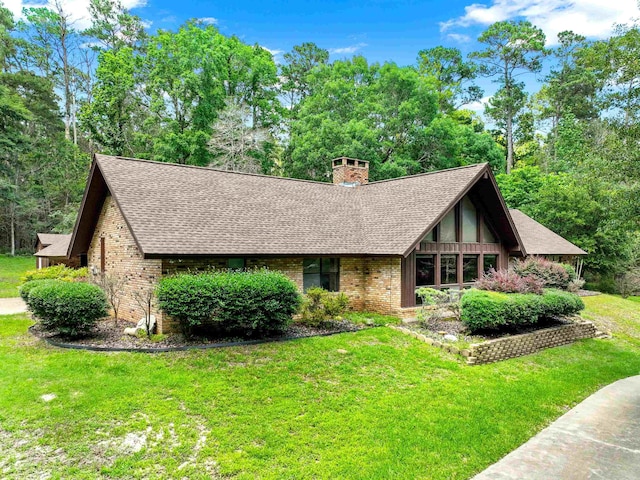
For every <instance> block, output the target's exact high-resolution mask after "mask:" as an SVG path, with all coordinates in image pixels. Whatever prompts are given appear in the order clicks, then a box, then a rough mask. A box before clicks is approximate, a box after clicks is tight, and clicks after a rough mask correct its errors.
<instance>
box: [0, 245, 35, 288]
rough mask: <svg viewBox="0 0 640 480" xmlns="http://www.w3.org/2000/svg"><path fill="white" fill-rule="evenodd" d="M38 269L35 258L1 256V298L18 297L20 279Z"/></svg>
mask: <svg viewBox="0 0 640 480" xmlns="http://www.w3.org/2000/svg"><path fill="white" fill-rule="evenodd" d="M34 268H36V261H35V257H33V256H26V257H22V256H21V257H11V256H9V255H0V298H7V297H17V296H18V285H20V283H21V281H20V277H22V276H23V275H24V273H25V272H26V271H27V270H33V269H34Z"/></svg>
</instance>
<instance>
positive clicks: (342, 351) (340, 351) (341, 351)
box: [336, 348, 349, 355]
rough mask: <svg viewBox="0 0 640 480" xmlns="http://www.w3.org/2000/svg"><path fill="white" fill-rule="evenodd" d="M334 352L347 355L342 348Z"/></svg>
mask: <svg viewBox="0 0 640 480" xmlns="http://www.w3.org/2000/svg"><path fill="white" fill-rule="evenodd" d="M336 352H338V353H341V354H343V355H344V354H346V353H349V352H347V351H346V350H345V349H344V348H339V349H338V350H336Z"/></svg>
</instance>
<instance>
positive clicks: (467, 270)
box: [462, 255, 478, 283]
mask: <svg viewBox="0 0 640 480" xmlns="http://www.w3.org/2000/svg"><path fill="white" fill-rule="evenodd" d="M477 279H478V256H477V255H464V256H463V257H462V281H463V282H464V283H469V282H475V281H476V280H477Z"/></svg>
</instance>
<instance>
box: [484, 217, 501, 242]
mask: <svg viewBox="0 0 640 480" xmlns="http://www.w3.org/2000/svg"><path fill="white" fill-rule="evenodd" d="M482 236H483V237H484V239H483V240H484V243H498V241H497V240H496V236H495V235H494V234H493V232H492V231H491V229H490V228H489V225H487V222H486V220H485V222H484V224H483V225H482Z"/></svg>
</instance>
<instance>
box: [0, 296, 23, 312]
mask: <svg viewBox="0 0 640 480" xmlns="http://www.w3.org/2000/svg"><path fill="white" fill-rule="evenodd" d="M26 311H27V305H26V304H25V303H24V301H23V300H22V299H21V298H20V297H17V298H0V315H12V314H14V313H22V312H26Z"/></svg>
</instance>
